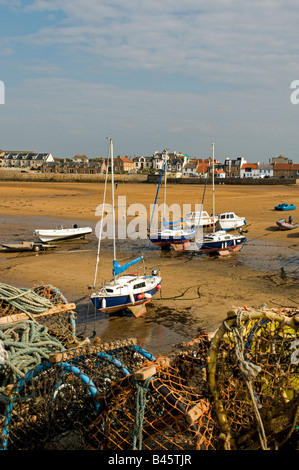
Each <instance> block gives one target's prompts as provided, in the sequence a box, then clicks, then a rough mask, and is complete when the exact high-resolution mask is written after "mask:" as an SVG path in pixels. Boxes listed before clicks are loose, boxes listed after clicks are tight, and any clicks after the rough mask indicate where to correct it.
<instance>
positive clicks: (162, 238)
mask: <svg viewBox="0 0 299 470" xmlns="http://www.w3.org/2000/svg"><path fill="white" fill-rule="evenodd" d="M173 232H175V233H173V234H171V233H170V231H167V233H166V232H157V233H154V234H153V235H149V240H150V241H151V242H152V243H153V244H154V245H156V246H159V247H160V248H167V247H170V246H172V245H184V244H185V243H189V242H190V240H192V239H193V238H194V236H195V231H190V232H183V231H177V230H174V231H173Z"/></svg>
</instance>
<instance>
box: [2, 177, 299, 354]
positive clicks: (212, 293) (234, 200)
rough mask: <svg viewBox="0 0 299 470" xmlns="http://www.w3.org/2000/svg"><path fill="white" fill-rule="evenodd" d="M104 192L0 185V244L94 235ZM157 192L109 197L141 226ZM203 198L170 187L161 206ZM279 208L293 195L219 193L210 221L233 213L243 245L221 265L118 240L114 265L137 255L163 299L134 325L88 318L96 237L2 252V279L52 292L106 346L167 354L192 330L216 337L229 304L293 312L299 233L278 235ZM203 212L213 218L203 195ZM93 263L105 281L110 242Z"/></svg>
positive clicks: (137, 189) (135, 188) (137, 190)
mask: <svg viewBox="0 0 299 470" xmlns="http://www.w3.org/2000/svg"><path fill="white" fill-rule="evenodd" d="M103 188H104V185H103V184H94V183H23V184H21V183H19V182H9V183H6V182H0V201H1V203H0V216H1V224H0V230H1V239H3V238H5V241H8V240H11V241H16V240H26V241H27V240H32V239H33V237H32V233H33V231H34V230H35V229H37V228H40V227H41V226H43V227H46V226H50V227H51V226H52V227H53V226H56V225H55V224H59V223H63V224H64V225H65V224H66V223H69V224H72V223H78V222H80V224H81V225H82V224H87V223H88V225H91V226H92V227H95V226H96V223H97V222H98V218H97V217H96V216H95V210H96V207H97V206H98V205H99V204H101V203H102V197H103ZM156 189H157V187H156V186H155V185H150V184H119V185H118V189H117V196H118V195H122V196H126V203H127V205H130V204H134V203H139V204H143V205H144V206H145V207H146V209H147V215H148V220H149V216H150V204H152V203H153V201H154V198H155V194H156ZM202 193H203V187H202V186H198V187H195V186H194V185H190V186H189V185H178V186H176V185H170V186H168V187H167V203H168V204H169V205H170V204H173V203H180V204H184V203H185V204H192V205H194V204H195V203H198V204H199V203H201V202H202ZM161 198H162V193H161ZM161 198H160V203H161V202H162V199H161ZM108 199H109V194H107V201H108ZM108 202H109V201H108ZM281 202H292V203H294V204H295V205H296V206H297V207H298V208H299V188H298V187H296V186H275V187H272V186H271V187H269V186H256V187H255V186H254V187H253V186H244V187H243V186H242V187H236V186H226V185H219V186H218V185H217V186H216V188H215V206H216V213H220V212H222V211H227V210H232V211H234V212H236V213H237V214H238V215H242V216H244V217H245V218H246V220H247V222H248V233H247V239H248V242H247V244H246V245H245V246H244V248H243V249H242V250H241V251H240V252H239V253H238V254H234V255H232V256H229V257H226V258H222V259H219V258H211V257H208V256H191V255H190V254H180V253H174V252H170V253H163V252H161V251H160V249H157V248H156V247H154V246H153V245H151V244H150V242H148V241H147V240H136V241H134V242H132V241H129V242H128V243H127V242H126V241H122V242H121V243H120V244H119V257H120V259H126V258H129V257H130V256H131V255H133V256H135V254H137V255H138V254H139V253H142V254H143V255H144V258H145V263H144V264H145V265H146V267H149V268H152V267H159V268H160V269H161V273H162V276H163V288H162V295H161V298H160V297H159V296H156V297H155V298H154V300H153V301H152V302H151V303H150V304H149V307H148V312H147V314H146V315H144V316H142V317H140V318H139V319H135V318H131V317H128V316H120V317H115V318H108V317H107V316H102V317H100V319H99V317H97V318H95V316H94V311H93V309H92V308H91V306H90V305H89V304H88V295H89V290H88V285H89V284H92V283H93V276H94V269H95V263H96V250H97V242H98V240H97V238H96V236H95V235H94V234H92V235H91V236H88V238H87V240H84V241H72V242H67V243H63V244H61V245H59V247H58V248H57V249H56V250H55V251H54V252H47V253H38V254H33V253H26V254H16V253H14V254H12V253H10V254H8V253H5V254H4V253H1V254H0V260H1V261H0V268H1V274H0V281H1V282H4V283H8V284H12V285H15V286H19V287H26V288H30V287H32V286H33V285H36V284H42V283H44V284H53V285H55V286H56V287H59V288H60V290H61V291H62V292H63V293H64V295H66V296H67V298H68V300H69V301H71V302H75V303H76V304H77V305H78V312H81V313H80V315H79V316H80V317H81V314H82V315H85V314H86V312H88V319H89V320H90V321H89V323H88V325H87V330H86V329H85V328H86V325H84V326H83V324H79V322H78V331H81V330H82V332H83V333H86V331H87V332H88V334H90V333H91V332H92V333H95V334H97V335H99V336H100V337H102V339H104V340H110V339H114V338H115V337H128V336H130V337H137V338H138V341H139V342H140V344H142V345H143V346H144V347H146V348H147V349H149V350H150V351H152V352H154V353H157V352H165V351H167V350H169V349H170V348H171V346H172V345H173V344H174V343H178V342H179V341H184V340H189V339H191V338H193V337H194V336H196V334H197V332H198V330H199V329H200V328H204V329H206V330H213V329H215V328H216V327H217V326H218V325H219V323H220V322H221V321H222V320H223V319H224V318H225V316H226V312H227V311H228V310H229V309H230V308H231V307H232V306H233V305H236V306H243V305H246V304H247V305H250V306H253V307H258V306H259V305H261V303H263V302H265V303H266V304H267V305H268V306H269V307H279V306H282V307H286V306H292V305H297V306H298V302H299V299H298V275H299V267H298V264H299V263H298V260H299V252H298V250H299V230H298V229H296V230H294V231H291V232H282V231H279V230H278V229H277V227H276V223H275V222H276V220H277V219H278V218H280V217H281V216H282V213H277V212H276V211H274V205H276V204H279V203H281ZM204 209H205V210H207V211H208V212H210V213H211V212H212V190H211V188H208V189H207V191H206V195H205V201H204ZM297 213H298V210H296V211H292V216H293V220H294V221H299V216H298V217H297ZM287 215H289V213H288V214H287ZM297 219H298V220H297ZM0 241H1V240H0ZM101 261H102V262H101V267H100V273H99V279H98V280H99V281H101V280H103V281H104V280H109V279H110V278H111V269H112V268H111V264H110V262H111V246H110V243H109V242H106V241H105V242H104V243H103V254H102V257H101ZM282 272H283V273H284V274H286V276H282Z"/></svg>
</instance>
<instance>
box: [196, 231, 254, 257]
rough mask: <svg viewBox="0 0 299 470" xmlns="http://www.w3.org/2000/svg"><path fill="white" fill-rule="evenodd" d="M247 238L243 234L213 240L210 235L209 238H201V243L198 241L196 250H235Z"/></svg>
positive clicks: (206, 251) (211, 251) (204, 251)
mask: <svg viewBox="0 0 299 470" xmlns="http://www.w3.org/2000/svg"><path fill="white" fill-rule="evenodd" d="M246 241H247V240H246V238H245V237H244V236H243V235H240V236H226V235H224V237H223V238H222V237H220V238H218V239H215V240H213V239H212V237H211V238H210V239H205V238H204V239H203V242H202V243H198V245H197V246H198V250H199V251H201V252H203V253H213V252H218V253H219V252H222V251H223V252H225V251H230V250H232V251H237V250H238V249H239V247H240V245H242V244H243V243H245V242H246Z"/></svg>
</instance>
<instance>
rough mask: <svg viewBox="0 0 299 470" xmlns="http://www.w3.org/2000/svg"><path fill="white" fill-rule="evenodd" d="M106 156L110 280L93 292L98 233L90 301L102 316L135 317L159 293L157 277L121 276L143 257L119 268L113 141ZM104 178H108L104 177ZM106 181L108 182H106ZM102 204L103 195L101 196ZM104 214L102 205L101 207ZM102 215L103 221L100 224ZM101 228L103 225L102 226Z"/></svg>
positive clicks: (143, 311)
mask: <svg viewBox="0 0 299 470" xmlns="http://www.w3.org/2000/svg"><path fill="white" fill-rule="evenodd" d="M109 153H110V160H111V185H112V230H113V234H112V239H113V279H112V280H111V281H109V282H108V283H107V284H105V285H104V286H101V287H100V288H99V289H98V290H97V289H96V279H97V270H98V264H99V255H100V243H101V233H102V228H103V227H102V226H101V231H100V232H101V233H100V234H99V244H98V254H97V263H96V269H95V277H94V284H93V290H94V292H93V293H92V294H91V296H90V298H91V301H92V302H93V304H94V305H95V307H96V308H97V309H98V310H99V311H100V312H103V313H109V314H112V313H115V312H119V311H122V310H125V309H129V310H130V311H131V312H132V313H133V314H134V315H135V316H136V317H139V316H140V315H142V314H143V313H145V312H146V307H145V305H146V303H148V302H150V300H151V298H152V297H153V295H155V294H156V292H158V291H159V290H160V289H161V281H162V278H161V277H160V273H159V271H158V270H157V269H153V270H152V272H151V275H141V276H140V275H138V272H134V273H132V274H124V275H122V276H120V274H122V273H123V272H125V271H126V270H127V269H129V268H130V266H132V265H135V264H136V263H138V262H139V261H141V260H142V256H140V257H138V258H136V259H134V260H132V261H130V262H128V263H125V264H124V265H121V264H120V263H119V262H118V261H117V259H116V238H115V205H114V170H113V141H112V139H110V145H109ZM106 178H107V176H106ZM106 181H107V180H106ZM104 203H105V195H104ZM102 207H103V211H104V204H103V206H102ZM103 214H104V212H102V221H103ZM101 225H102V224H101Z"/></svg>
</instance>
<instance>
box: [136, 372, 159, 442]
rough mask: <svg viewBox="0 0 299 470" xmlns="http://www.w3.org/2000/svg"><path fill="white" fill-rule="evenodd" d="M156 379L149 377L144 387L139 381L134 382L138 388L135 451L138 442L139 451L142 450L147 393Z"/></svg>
mask: <svg viewBox="0 0 299 470" xmlns="http://www.w3.org/2000/svg"><path fill="white" fill-rule="evenodd" d="M153 378H154V377H148V378H147V379H146V380H145V381H144V382H143V384H142V385H139V384H138V382H137V381H135V380H134V382H135V385H136V388H137V397H136V414H135V424H134V428H133V430H132V435H133V450H136V447H137V441H138V450H142V427H143V420H144V413H145V406H146V402H147V398H146V395H147V392H148V389H149V384H150V382H151V381H152V380H153Z"/></svg>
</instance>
